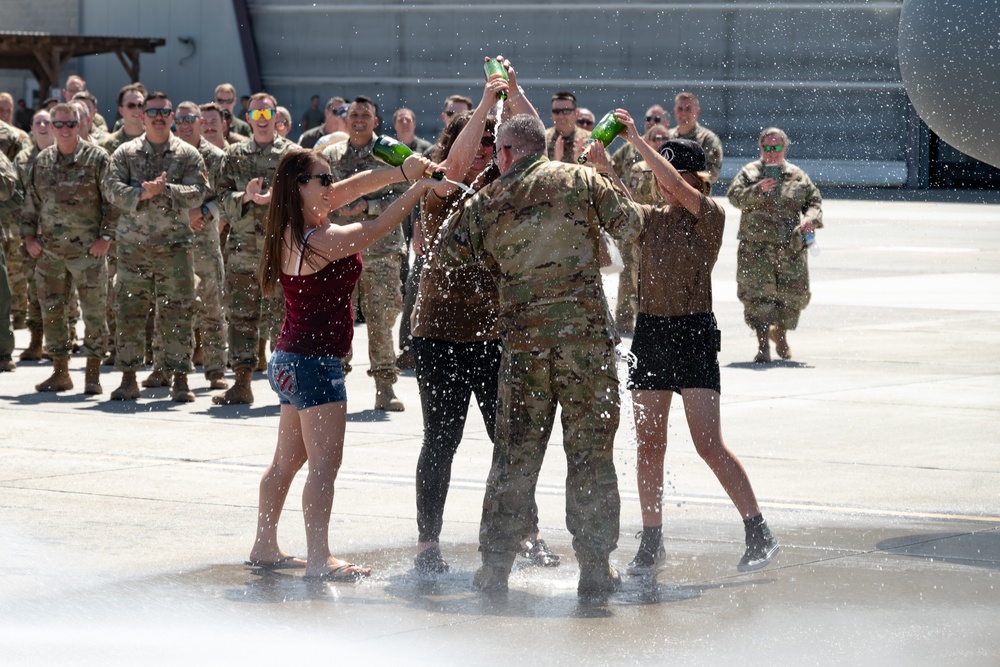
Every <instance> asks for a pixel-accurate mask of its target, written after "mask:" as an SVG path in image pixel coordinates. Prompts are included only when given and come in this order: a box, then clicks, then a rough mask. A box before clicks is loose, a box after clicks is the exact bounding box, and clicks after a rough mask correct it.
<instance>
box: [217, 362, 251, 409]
mask: <svg viewBox="0 0 1000 667" xmlns="http://www.w3.org/2000/svg"><path fill="white" fill-rule="evenodd" d="M233 373H234V374H235V375H236V381H235V382H234V384H233V386H232V387H231V388H230V389H229V390H228V391H226V392H224V393H221V394H217V395H215V396H213V397H212V402H213V403H215V404H216V405H240V404H249V403H253V391H252V390H251V388H250V382H251V380H253V371H252V370H251V369H249V368H237V369H236V370H235V371H233Z"/></svg>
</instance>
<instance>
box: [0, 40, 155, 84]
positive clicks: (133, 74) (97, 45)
mask: <svg viewBox="0 0 1000 667" xmlns="http://www.w3.org/2000/svg"><path fill="white" fill-rule="evenodd" d="M166 43H167V42H166V40H165V39H162V38H159V37H95V36H91V35H51V34H49V33H44V32H0V69H26V70H29V71H31V73H32V74H34V75H35V79H37V80H38V87H39V89H40V90H43V91H46V92H47V91H48V90H49V89H50V88H53V87H55V86H57V85H59V73H60V72H62V69H63V67H64V66H65V65H66V63H67V62H69V61H70V60H72V59H73V58H77V57H79V56H95V55H99V54H102V53H114V54H115V55H116V56H118V61H119V62H120V63H121V64H122V67H124V68H125V71H126V72H127V73H128V75H129V78H130V79H131V80H132V82H133V83H134V82H136V81H138V80H139V56H140V54H142V53H154V52H155V51H156V49H157V48H159V47H161V46H163V45H165V44H166Z"/></svg>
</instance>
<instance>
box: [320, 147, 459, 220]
mask: <svg viewBox="0 0 1000 667" xmlns="http://www.w3.org/2000/svg"><path fill="white" fill-rule="evenodd" d="M438 169H440V167H439V166H438V165H436V164H435V163H433V162H431V161H430V160H428V159H427V158H425V157H423V156H422V155H411V156H410V157H408V158H406V160H405V161H404V162H403V164H402V165H401V166H399V167H387V168H385V169H368V170H366V171H362V172H358V173H357V174H354V175H353V176H351V177H349V178H345V179H344V180H342V181H338V182H337V183H334V184H333V188H332V189H331V191H330V203H331V204H332V205H333V209H334V210H337V209H338V208H341V207H343V206H347V205H348V204H350V203H351V202H353V201H355V200H357V199H360V198H361V197H364V196H365V195H366V194H368V193H370V192H375V191H376V190H381V189H382V188H384V187H386V186H387V185H392V184H393V183H399V182H401V181H416V180H419V179H421V178H422V177H423V175H424V173H425V172H427V171H428V170H430V171H437V170H438ZM435 183H436V181H435Z"/></svg>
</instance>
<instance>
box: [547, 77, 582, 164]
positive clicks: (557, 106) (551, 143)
mask: <svg viewBox="0 0 1000 667" xmlns="http://www.w3.org/2000/svg"><path fill="white" fill-rule="evenodd" d="M577 111H578V110H577V108H576V95H574V94H573V93H571V92H569V91H566V90H560V91H559V92H557V93H556V94H555V95H553V96H552V127H550V128H549V129H547V130H545V149H546V154H547V155H548V157H549V159H550V160H555V161H556V162H576V159H577V158H578V157H580V153H582V152H583V149H584V148H585V146H586V141H587V139H589V138H590V132H587V131H586V130H584V129H583V128H582V127H579V126H577V124H576V116H577Z"/></svg>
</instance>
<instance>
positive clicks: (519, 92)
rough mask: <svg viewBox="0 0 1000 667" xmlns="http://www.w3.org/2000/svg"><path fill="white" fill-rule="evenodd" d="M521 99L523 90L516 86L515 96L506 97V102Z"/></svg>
mask: <svg viewBox="0 0 1000 667" xmlns="http://www.w3.org/2000/svg"><path fill="white" fill-rule="evenodd" d="M522 97H524V88H522V87H521V86H518V87H517V95H514V96H513V97H508V98H507V101H508V102H513V101H514V100H517V99H520V98H522Z"/></svg>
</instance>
